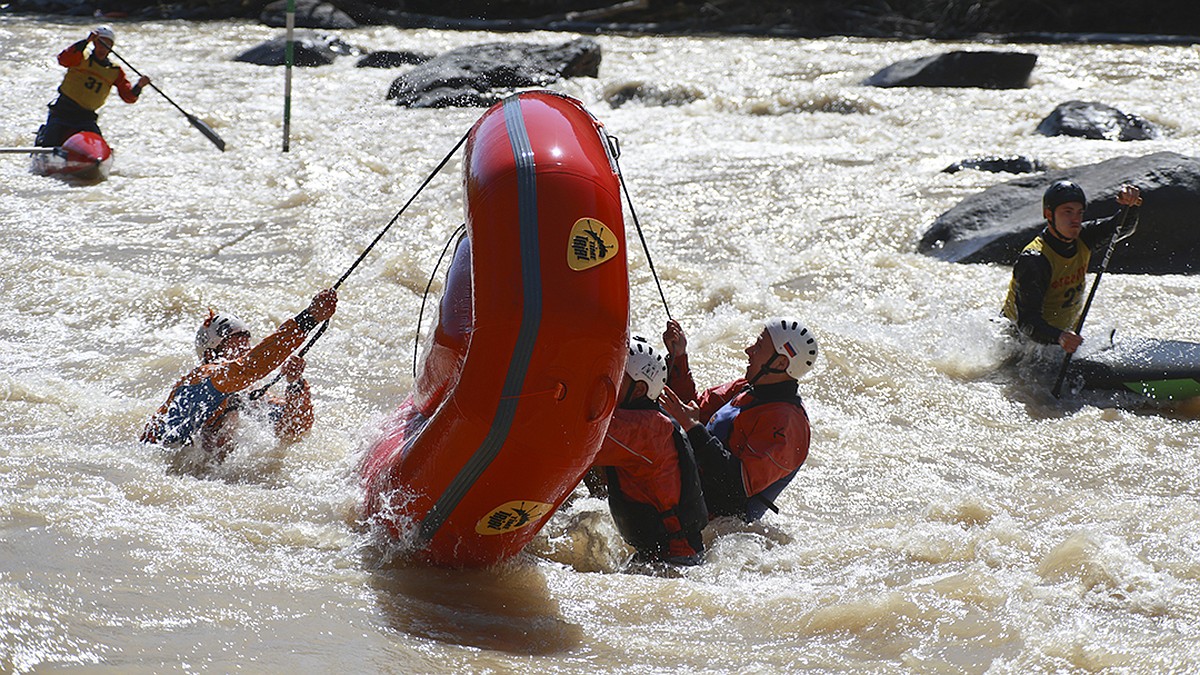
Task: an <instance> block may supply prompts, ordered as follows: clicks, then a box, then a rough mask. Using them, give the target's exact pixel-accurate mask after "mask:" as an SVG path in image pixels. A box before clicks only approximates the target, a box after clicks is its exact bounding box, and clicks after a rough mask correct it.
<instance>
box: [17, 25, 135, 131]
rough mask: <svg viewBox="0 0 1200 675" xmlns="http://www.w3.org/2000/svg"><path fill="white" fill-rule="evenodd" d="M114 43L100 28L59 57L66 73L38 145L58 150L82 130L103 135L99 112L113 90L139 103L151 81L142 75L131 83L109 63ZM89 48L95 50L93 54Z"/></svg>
mask: <svg viewBox="0 0 1200 675" xmlns="http://www.w3.org/2000/svg"><path fill="white" fill-rule="evenodd" d="M114 41H115V38H114V35H113V31H112V29H111V28H109V27H108V26H100V27H99V28H97V29H96V30H94V31H92V32H91V33H89V34H88V36H87V37H86V38H84V39H83V40H80V41H79V42H76V43H75V44H73V45H71V46H70V47H67V48H66V49H64V50H63V51H62V53H61V54H59V55H58V63H59V65H61V66H62V67H64V68H66V69H67V74H66V75H64V76H63V81H62V84H60V85H59V86H58V98H56V99H55V100H54V101H53V102H52V103H51V104H50V106H49V107H50V114H49V115H48V116H47V117H46V123H45V124H44V125H42V128H41V129H39V130H38V134H37V140H36V141H35V143H36V144H37V145H39V146H41V147H47V148H49V147H56V146H59V145H62V144H63V142H64V141H66V140H67V139H68V138H70V137H71V136H73V135H75V134H77V133H79V132H80V131H91V132H93V133H96V134H100V127H99V126H97V124H96V120H97V119H98V116H97V114H96V111H97V110H99V109H100V106H102V105H104V102H105V101H107V100H108V93H109V91H111V90H112V88H113V87H116V88H117V93H118V94H119V95H120V96H121V100H122V101H125V102H126V103H136V102H137V100H138V97H139V96H140V95H141V93H142V89H143V88H144V87H145V86H146V85H147V84H150V78H149V77H146V76H145V75H143V76H142V77H140V78H139V79H138V81H137V84H135V85H132V86H131V85H130V84H129V80H127V79H126V78H125V71H123V70H121V67H120V66H117V65H114V64H113V63H112V62H111V61H109V60H108V55H109V51H110V50H111V49H112V46H113V42H114ZM88 45H91V47H92V49H91V51H90V52H88V51H87V48H88ZM100 135H103V134H100Z"/></svg>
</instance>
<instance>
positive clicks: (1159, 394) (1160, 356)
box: [1068, 338, 1200, 401]
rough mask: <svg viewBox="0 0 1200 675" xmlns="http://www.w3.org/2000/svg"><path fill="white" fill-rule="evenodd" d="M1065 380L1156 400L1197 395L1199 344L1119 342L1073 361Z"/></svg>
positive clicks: (1169, 341)
mask: <svg viewBox="0 0 1200 675" xmlns="http://www.w3.org/2000/svg"><path fill="white" fill-rule="evenodd" d="M1068 378H1073V379H1074V380H1075V381H1076V382H1079V381H1080V380H1081V381H1082V384H1083V388H1085V389H1111V390H1123V391H1131V392H1133V393H1135V394H1140V395H1142V396H1147V397H1149V398H1153V399H1156V400H1160V401H1179V400H1182V399H1187V398H1192V397H1195V396H1200V343H1195V342H1185V341H1181V340H1156V339H1151V338H1144V339H1137V340H1122V341H1120V342H1116V343H1113V344H1112V346H1109V347H1105V348H1104V349H1101V350H1098V351H1096V352H1094V353H1091V354H1087V355H1084V356H1080V357H1078V358H1075V359H1073V360H1072V365H1071V368H1070V370H1069V371H1068ZM1070 381H1071V379H1068V382H1070Z"/></svg>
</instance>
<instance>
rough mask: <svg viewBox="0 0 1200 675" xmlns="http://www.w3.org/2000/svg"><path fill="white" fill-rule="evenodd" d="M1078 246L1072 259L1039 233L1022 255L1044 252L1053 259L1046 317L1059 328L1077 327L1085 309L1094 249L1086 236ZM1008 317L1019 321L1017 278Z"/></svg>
mask: <svg viewBox="0 0 1200 675" xmlns="http://www.w3.org/2000/svg"><path fill="white" fill-rule="evenodd" d="M1075 246H1076V249H1075V255H1073V256H1071V257H1069V258H1068V257H1065V256H1063V255H1061V254H1059V253H1058V252H1057V251H1055V250H1054V249H1053V248H1052V247H1051V246H1050V245H1049V244H1047V243H1046V240H1045V239H1043V238H1042V235H1038V236H1037V237H1035V238H1034V240H1033V241H1031V242H1029V245H1028V246H1026V247H1025V248H1024V250H1022V251H1021V253H1022V255H1024V254H1025V253H1028V252H1031V251H1032V252H1035V253H1040V254H1041V255H1042V257H1044V258H1045V259H1046V260H1048V261H1049V262H1050V286H1049V287H1048V288H1047V289H1046V295H1045V297H1044V298H1043V299H1042V318H1043V319H1045V320H1046V323H1048V324H1050V325H1051V326H1054V327H1055V328H1057V329H1059V330H1075V322H1076V320H1078V319H1079V312H1080V311H1082V309H1083V291H1084V287H1085V285H1086V279H1087V269H1088V263H1089V262H1090V261H1091V259H1092V251H1091V249H1089V248H1088V246H1087V244H1085V243H1083V240H1082V239H1076V240H1075ZM1004 316H1006V317H1008V318H1009V319H1011V320H1012V321H1017V282H1016V279H1013V280H1012V281H1010V282H1009V284H1008V297H1007V298H1006V299H1005V300H1004Z"/></svg>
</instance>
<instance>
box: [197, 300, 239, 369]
mask: <svg viewBox="0 0 1200 675" xmlns="http://www.w3.org/2000/svg"><path fill="white" fill-rule="evenodd" d="M238 333H245V334H247V335H249V334H250V328H249V327H247V326H246V322H244V321H242V320H241V319H239V318H237V317H236V316H234V315H232V314H225V313H224V312H221V313H214V312H213V311H212V310H209V311H208V318H207V319H205V320H204V323H202V324H200V328H199V329H197V330H196V356H199V357H200V360H201V361H203V360H204V353H205V352H207V351H208V350H210V349H216V348H217V347H220V346H221V343H222V342H224V341H225V338H227V337H229V336H230V335H237V334H238Z"/></svg>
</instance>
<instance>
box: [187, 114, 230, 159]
mask: <svg viewBox="0 0 1200 675" xmlns="http://www.w3.org/2000/svg"><path fill="white" fill-rule="evenodd" d="M187 118H188V121H189V122H191V123H192V126H194V127H196V128H197V129H199V130H200V133H202V134H204V135H205V136H206V137H207V138H208V140H210V141H212V143H213V145H215V146H217V149H218V150H220V151H221V152H225V141H224V140H222V139H221V137H220V136H218V135H217V132H215V131H213V130H212V127H210V126H208V125H207V124H205V123H204V121H203V120H201V119H200V118H198V117H196V116H195V115H188V116H187Z"/></svg>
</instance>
